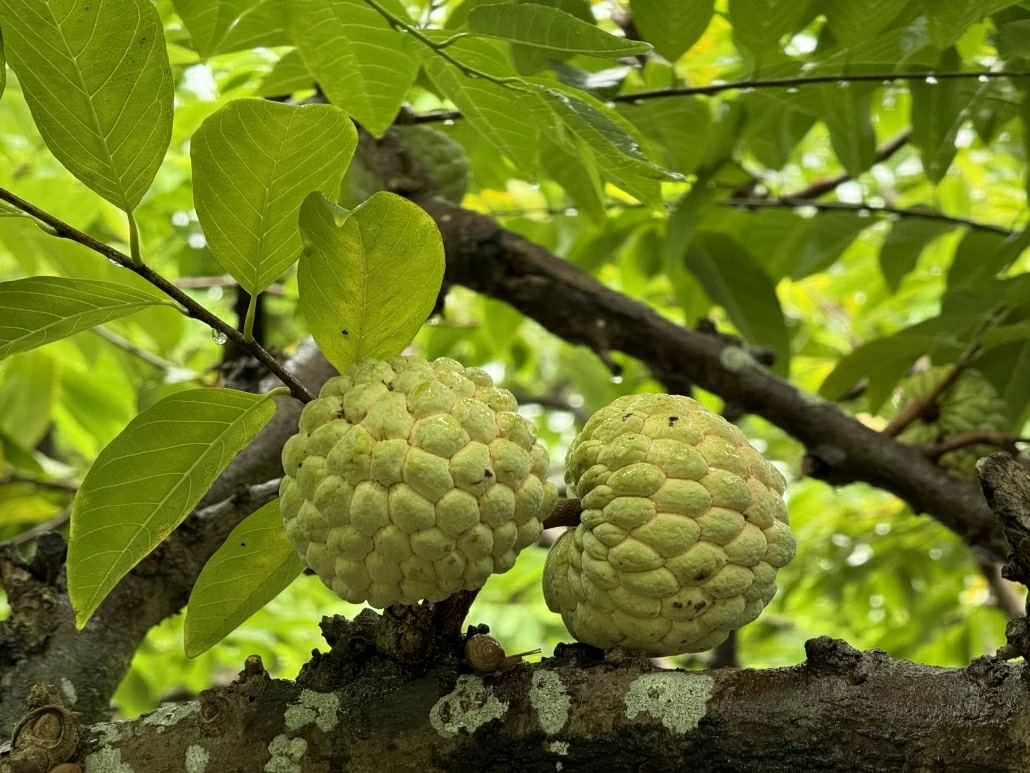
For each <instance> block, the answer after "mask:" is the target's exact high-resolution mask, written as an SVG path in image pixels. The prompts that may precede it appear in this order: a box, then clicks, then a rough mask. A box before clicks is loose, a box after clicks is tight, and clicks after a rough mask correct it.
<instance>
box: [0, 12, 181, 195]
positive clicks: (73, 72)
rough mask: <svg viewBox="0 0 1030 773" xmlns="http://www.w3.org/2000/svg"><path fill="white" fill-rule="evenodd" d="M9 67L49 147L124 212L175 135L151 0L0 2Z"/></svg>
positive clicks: (146, 183) (169, 81)
mask: <svg viewBox="0 0 1030 773" xmlns="http://www.w3.org/2000/svg"><path fill="white" fill-rule="evenodd" d="M0 27H3V30H4V43H5V45H6V47H7V55H8V56H9V57H10V60H11V66H12V67H13V68H14V71H15V73H17V75H18V80H19V82H20V83H21V87H22V91H23V92H24V94H25V100H26V102H28V105H29V109H30V110H31V111H32V117H33V119H34V120H35V122H36V126H38V127H39V131H40V134H42V135H43V139H44V140H45V141H46V144H47V147H48V148H50V150H51V151H52V152H53V154H54V155H55V156H57V158H58V160H59V161H60V162H61V163H62V164H64V166H65V167H67V169H68V170H69V171H70V172H71V173H72V174H74V175H75V176H76V177H78V178H79V179H80V180H82V182H84V183H85V184H86V185H88V186H89V187H90V188H92V189H93V190H94V191H96V192H97V193H99V194H100V195H101V196H103V197H104V198H105V199H107V200H108V201H110V202H111V203H112V204H114V205H116V206H117V207H119V208H121V209H123V210H125V211H126V212H129V211H131V210H132V209H133V208H135V206H136V205H137V204H139V202H140V199H142V198H143V194H144V193H146V191H147V188H149V187H150V183H151V182H152V181H153V179H154V175H155V174H156V173H157V168H158V167H159V166H160V165H161V161H162V159H163V158H164V154H165V151H166V150H167V149H168V142H169V140H170V138H171V136H172V70H171V67H170V65H169V64H168V54H167V52H166V50H165V40H164V32H163V30H162V27H161V18H160V17H159V16H158V14H157V10H156V9H155V8H154V6H153V4H152V3H151V2H150V0H106V2H96V3H85V4H83V3H79V2H77V0H50V2H45V3H44V2H39V1H38V0H0Z"/></svg>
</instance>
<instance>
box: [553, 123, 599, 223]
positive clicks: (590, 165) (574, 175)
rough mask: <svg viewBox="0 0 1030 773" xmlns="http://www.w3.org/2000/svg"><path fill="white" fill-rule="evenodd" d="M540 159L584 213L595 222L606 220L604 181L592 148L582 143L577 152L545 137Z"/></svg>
mask: <svg viewBox="0 0 1030 773" xmlns="http://www.w3.org/2000/svg"><path fill="white" fill-rule="evenodd" d="M540 161H541V162H542V163H543V166H544V170H545V171H546V172H547V174H548V175H550V176H551V177H552V178H553V179H554V180H555V181H556V182H557V183H558V184H559V185H561V187H562V188H563V189H564V190H565V193H566V194H568V196H569V198H571V199H572V200H573V202H575V204H576V206H577V207H579V209H580V210H582V212H583V214H584V215H586V216H587V217H588V218H590V220H592V221H593V222H595V223H599V224H600V223H603V222H604V219H605V209H604V181H603V180H602V179H601V172H600V170H599V169H598V167H597V161H596V160H595V159H594V154H593V153H591V152H590V149H589V148H587V147H584V146H581V147H580V152H579V153H576V152H574V151H571V150H569V149H568V148H567V146H566V145H565V144H562V143H560V142H555V141H554V140H552V139H550V138H549V137H546V136H544V137H541V144H540Z"/></svg>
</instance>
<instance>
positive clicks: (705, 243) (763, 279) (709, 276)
mask: <svg viewBox="0 0 1030 773" xmlns="http://www.w3.org/2000/svg"><path fill="white" fill-rule="evenodd" d="M686 260H687V268H688V269H690V271H691V273H693V274H694V276H696V277H697V278H698V281H700V282H701V286H702V287H704V289H705V292H706V293H707V294H708V297H709V298H711V299H712V301H714V302H715V303H717V304H718V305H720V306H722V307H723V308H724V309H725V310H726V314H727V315H728V316H729V318H730V321H732V322H733V325H734V326H735V327H736V328H737V330H739V331H740V334H741V335H742V336H743V338H744V340H746V341H748V342H749V343H753V344H764V345H766V346H771V347H772V348H773V349H775V350H776V366H775V370H776V371H777V372H778V373H783V374H785V373H787V372H788V371H789V364H790V335H789V333H788V332H787V326H786V323H785V322H784V319H783V310H782V309H781V308H780V301H779V299H778V298H777V297H776V287H775V285H773V283H772V280H771V279H769V277H768V276H766V275H765V273H764V272H763V271H762V268H761V266H759V265H758V264H757V263H756V262H755V261H754V259H753V258H752V257H751V256H750V255H749V254H748V253H747V252H746V251H745V250H744V249H742V248H741V246H740V245H739V244H738V243H737V242H736V241H734V240H733V239H731V238H730V237H728V236H725V235H724V234H719V233H705V232H702V233H698V234H697V235H696V236H695V237H694V238H693V239H692V240H691V243H690V247H689V248H688V249H687V257H686Z"/></svg>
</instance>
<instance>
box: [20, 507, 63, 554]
mask: <svg viewBox="0 0 1030 773" xmlns="http://www.w3.org/2000/svg"><path fill="white" fill-rule="evenodd" d="M71 517H72V509H71V508H70V507H66V508H65V509H64V511H62V512H61V513H60V515H55V516H54V517H53V518H51V519H50V520H49V521H43V523H40V524H37V525H35V526H33V527H32V528H31V529H26V530H25V531H23V532H22V533H21V534H16V535H15V536H13V537H11V539H9V540H8V541H7V544H10V545H14V546H15V547H16V548H20V547H22V546H23V545H27V544H29V543H30V542H32V540H34V539H36V537H38V536H40V535H41V534H46V533H47V532H48V531H57V530H58V529H60V528H61V527H62V526H64V525H65V524H66V523H67V522H68V521H69V520H70V519H71Z"/></svg>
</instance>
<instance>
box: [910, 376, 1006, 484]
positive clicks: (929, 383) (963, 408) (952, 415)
mask: <svg viewBox="0 0 1030 773" xmlns="http://www.w3.org/2000/svg"><path fill="white" fill-rule="evenodd" d="M950 370H951V368H950V367H937V368H930V369H928V370H925V371H923V372H922V373H917V374H916V375H914V376H912V377H910V378H908V379H905V380H904V381H902V382H901V384H900V385H899V387H898V400H897V410H899V411H900V410H902V409H903V408H905V406H907V405H908V404H909V403H911V402H912V401H913V400H919V399H922V398H924V397H926V395H928V394H930V392H931V391H933V389H934V388H935V387H936V386H937V384H939V383H940V382H941V380H942V379H943V378H944V377H945V376H946V375H947V374H948V372H949V371H950ZM1007 429H1009V422H1008V419H1007V418H1006V417H1005V401H1004V400H1002V399H1001V397H1000V396H999V395H998V392H997V390H995V388H994V385H993V384H991V382H990V381H988V380H987V379H986V378H984V377H983V375H981V374H980V373H979V372H978V371H975V370H964V371H963V372H962V373H961V374H960V375H959V377H958V378H957V379H955V382H954V383H953V384H952V385H951V386H949V387H948V388H947V389H945V390H944V392H942V393H941V394H940V395H938V396H937V400H936V403H935V405H934V407H933V409H932V410H931V412H930V415H929V416H921V417H919V418H917V419H916V420H915V421H913V422H912V423H911V424H909V425H908V426H907V427H906V428H905V429H904V431H903V432H902V433H901V434H900V435H898V440H900V441H901V442H902V443H908V444H910V445H926V444H931V443H937V442H940V441H942V440H946V439H947V438H949V437H951V436H952V435H958V434H960V433H962V432H972V431H974V430H999V431H1005V430H1007ZM997 450H998V449H997V448H995V447H993V446H986V445H975V446H966V447H964V448H959V449H957V450H955V451H952V452H950V453H947V454H944V455H943V456H941V458H940V459H939V460H938V463H939V464H940V465H941V466H942V467H944V469H946V470H947V471H948V472H949V473H950V474H951V475H952V476H953V477H956V478H962V479H972V478H973V477H974V476H975V474H976V463H977V461H979V460H980V458H981V457H984V456H987V455H988V454H992V453H994V452H995V451H997Z"/></svg>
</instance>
